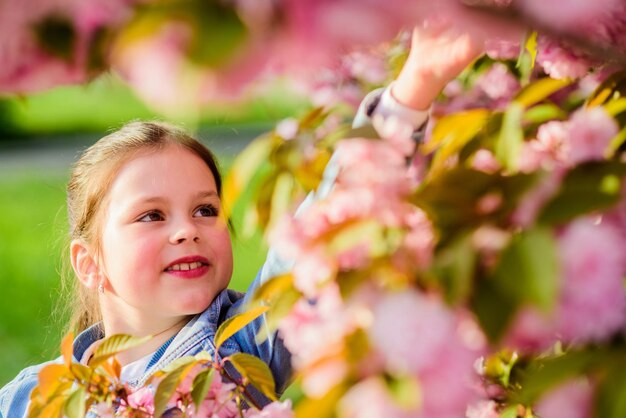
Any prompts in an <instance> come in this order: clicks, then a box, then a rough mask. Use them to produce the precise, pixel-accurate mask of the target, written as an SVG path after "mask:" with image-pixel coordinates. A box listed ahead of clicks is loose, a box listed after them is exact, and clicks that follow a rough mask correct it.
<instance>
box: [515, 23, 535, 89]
mask: <svg viewBox="0 0 626 418" xmlns="http://www.w3.org/2000/svg"><path fill="white" fill-rule="evenodd" d="M522 43H523V44H524V48H523V49H522V50H521V51H520V54H519V56H518V57H517V63H516V65H515V67H516V68H518V69H519V71H520V74H521V82H522V84H523V85H525V84H528V80H530V76H531V74H532V72H533V68H534V67H535V59H536V57H537V32H535V31H533V32H530V33H527V34H526V35H525V36H524V40H523V42H522Z"/></svg>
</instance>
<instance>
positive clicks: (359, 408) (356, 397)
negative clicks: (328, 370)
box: [339, 377, 435, 418]
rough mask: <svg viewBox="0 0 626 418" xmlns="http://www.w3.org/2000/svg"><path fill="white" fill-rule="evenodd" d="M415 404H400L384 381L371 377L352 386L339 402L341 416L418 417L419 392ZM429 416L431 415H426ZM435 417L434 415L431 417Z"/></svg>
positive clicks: (419, 414)
mask: <svg viewBox="0 0 626 418" xmlns="http://www.w3.org/2000/svg"><path fill="white" fill-rule="evenodd" d="M413 398H414V399H415V405H413V406H401V405H398V403H397V401H396V400H394V399H393V396H392V394H391V393H390V390H389V388H388V387H387V386H386V384H385V382H384V381H383V380H382V379H381V378H378V377H371V378H369V379H366V380H364V381H361V382H359V383H357V384H356V385H354V386H352V387H351V388H350V390H349V391H348V392H347V393H346V394H345V395H344V397H343V398H342V399H341V401H340V403H339V416H340V417H341V418H382V417H385V418H420V417H422V414H421V413H420V393H415V394H414V396H413ZM428 418H431V417H428ZM432 418H435V417H432Z"/></svg>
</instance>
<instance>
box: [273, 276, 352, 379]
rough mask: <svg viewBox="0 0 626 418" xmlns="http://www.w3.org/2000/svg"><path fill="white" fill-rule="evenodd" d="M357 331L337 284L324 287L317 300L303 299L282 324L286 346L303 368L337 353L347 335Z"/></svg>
mask: <svg viewBox="0 0 626 418" xmlns="http://www.w3.org/2000/svg"><path fill="white" fill-rule="evenodd" d="M354 328H355V323H354V320H353V319H352V318H351V317H350V315H349V314H348V312H347V311H346V309H345V306H344V303H343V301H342V300H341V296H340V295H339V290H338V288H337V286H336V285H328V286H326V287H324V288H323V289H322V290H321V291H320V292H319V296H318V297H317V299H316V300H315V301H309V300H307V299H304V298H303V299H300V300H299V301H298V302H296V304H295V306H294V307H293V309H292V310H291V312H290V313H289V315H287V317H285V318H284V319H283V320H282V321H281V324H280V334H281V336H282V337H283V339H284V342H285V346H286V347H287V348H288V349H289V351H290V352H291V353H292V355H293V364H294V366H295V367H296V368H302V367H305V366H307V365H309V364H312V363H313V362H315V361H316V360H318V359H320V358H323V357H325V356H329V355H331V354H337V353H339V351H340V350H341V348H342V347H343V339H344V337H345V335H347V334H348V333H350V332H351V331H353V330H354Z"/></svg>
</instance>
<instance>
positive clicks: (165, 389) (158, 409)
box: [154, 363, 195, 418]
mask: <svg viewBox="0 0 626 418" xmlns="http://www.w3.org/2000/svg"><path fill="white" fill-rule="evenodd" d="M194 367H195V363H188V364H184V365H182V366H180V367H179V368H177V369H175V370H173V371H171V372H170V373H168V374H167V375H166V376H165V377H164V378H163V380H161V382H160V383H159V386H157V389H156V393H155V394H154V416H155V418H159V417H160V416H161V415H163V413H164V412H165V410H166V408H167V403H168V402H169V400H170V398H171V397H172V395H173V394H174V392H175V391H176V388H177V387H178V385H180V382H182V380H183V379H184V378H185V377H186V376H187V374H188V373H189V372H190V371H191V370H192V369H193V368H194Z"/></svg>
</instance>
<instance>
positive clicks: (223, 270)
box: [0, 27, 479, 418]
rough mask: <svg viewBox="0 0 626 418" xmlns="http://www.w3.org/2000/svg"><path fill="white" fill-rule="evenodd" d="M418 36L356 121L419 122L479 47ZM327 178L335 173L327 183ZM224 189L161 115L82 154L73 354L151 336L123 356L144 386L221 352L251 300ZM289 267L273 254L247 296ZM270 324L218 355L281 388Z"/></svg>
mask: <svg viewBox="0 0 626 418" xmlns="http://www.w3.org/2000/svg"><path fill="white" fill-rule="evenodd" d="M444 32H445V33H444ZM418 38H419V39H418ZM413 42H414V46H413V48H412V50H411V53H410V56H409V59H408V61H407V63H406V65H405V67H404V69H403V71H402V73H401V74H400V76H399V77H398V79H397V80H396V81H395V82H394V84H393V85H392V87H391V88H390V89H387V90H386V91H385V92H384V93H383V94H382V95H380V94H379V93H378V94H375V95H374V96H375V97H374V96H372V97H370V98H369V99H368V103H366V105H365V106H362V112H361V115H360V116H357V121H358V123H359V124H361V123H363V122H364V121H365V120H366V116H371V115H372V113H373V112H375V113H377V114H380V115H381V116H382V117H383V118H384V117H385V116H387V115H390V114H394V115H396V116H398V117H400V118H402V119H404V120H405V121H407V122H409V123H412V124H413V126H416V127H417V126H420V125H421V124H422V123H423V122H424V120H425V118H426V112H425V111H420V110H421V109H427V108H428V107H429V105H430V102H431V101H432V100H433V99H434V98H435V97H436V95H437V94H438V92H439V91H440V90H441V88H443V86H444V85H445V84H446V83H447V81H448V80H450V79H452V78H453V77H454V76H456V74H457V73H458V72H459V71H460V70H461V69H463V68H464V67H465V66H466V65H467V64H468V63H469V62H470V61H471V60H472V59H473V58H474V57H475V56H476V55H477V53H478V52H479V44H478V43H477V42H475V40H473V39H472V38H471V37H468V36H467V35H464V34H455V33H452V30H451V29H448V28H447V27H444V28H443V29H442V28H441V27H439V28H432V27H431V28H429V29H424V28H422V29H416V30H415V32H414V37H413ZM451 51H452V53H450V52H451ZM372 100H373V101H372ZM368 104H369V105H368ZM364 113H366V114H365V115H364ZM330 171H331V172H332V170H330ZM332 181H333V178H332V176H328V177H327V178H326V179H325V180H324V182H325V183H326V184H324V185H322V186H323V187H321V189H328V187H327V186H330V184H331V183H332ZM221 187H222V181H221V177H220V173H219V171H218V169H217V164H216V161H215V158H214V157H213V155H212V154H211V152H210V151H209V150H207V149H206V148H205V147H204V146H203V145H201V144H200V143H199V142H198V141H196V140H195V139H193V138H192V137H190V136H189V135H188V134H186V133H185V132H183V131H182V130H180V129H178V128H176V127H173V126H171V125H168V124H164V123H157V122H135V123H131V124H128V125H126V126H124V127H123V128H122V129H120V130H119V131H117V132H114V133H112V134H110V135H108V136H106V137H104V138H102V139H101V140H100V141H98V142H97V143H96V144H94V145H93V146H92V147H90V148H89V149H88V150H87V151H86V152H85V153H84V154H83V155H82V156H81V158H80V159H79V161H78V162H77V163H76V165H75V166H74V170H73V172H72V174H71V178H70V181H69V184H68V188H67V192H68V198H67V204H68V213H69V222H70V238H71V244H70V257H71V263H72V267H73V269H74V272H75V273H76V276H77V279H78V280H76V287H77V289H76V293H77V297H76V299H77V304H78V306H77V309H76V314H75V316H74V318H73V323H74V325H75V327H76V328H77V329H78V330H80V331H82V332H81V333H80V334H79V335H78V337H77V338H76V340H75V341H74V345H73V349H74V361H76V362H82V363H85V362H87V360H88V359H89V357H90V354H91V353H92V352H93V350H94V349H95V348H96V347H97V345H98V342H99V341H100V340H101V339H102V338H103V337H104V336H108V335H112V334H118V333H124V334H131V335H135V336H144V335H150V334H151V335H153V336H154V338H152V339H151V340H149V342H148V343H146V344H144V345H142V346H139V347H137V348H135V349H132V350H129V351H127V352H124V353H123V354H122V355H121V356H120V357H119V360H120V362H121V364H122V366H123V370H122V378H123V380H125V381H126V382H128V383H129V384H130V385H131V386H139V385H142V384H143V383H144V381H145V380H146V379H147V378H148V377H149V376H150V375H151V374H153V373H154V372H155V371H157V370H159V369H162V368H163V367H164V366H166V365H167V364H169V363H170V362H172V361H173V360H174V359H177V358H180V357H182V356H185V355H194V354H196V353H198V352H200V351H203V350H204V351H208V352H209V353H211V354H212V355H213V354H214V351H215V348H214V344H213V337H214V334H215V331H216V329H217V327H218V326H219V325H220V324H221V323H222V322H223V321H224V320H225V319H226V318H228V317H229V316H232V315H233V314H234V313H235V312H236V310H237V309H238V307H239V306H241V305H242V304H243V303H244V302H245V301H246V297H245V296H244V295H243V294H239V293H237V292H234V291H231V290H227V289H226V287H227V285H228V282H229V280H230V276H231V273H232V262H233V261H232V252H231V242H230V236H229V232H228V227H227V222H226V221H225V218H224V216H223V212H222V208H221V202H220V196H221V192H222V189H221ZM319 197H320V196H316V198H319ZM308 201H310V199H308ZM304 204H307V203H306V202H305V203H304ZM285 266H286V263H284V262H282V261H281V260H279V259H278V258H277V257H276V256H275V255H274V253H273V252H272V251H270V254H269V256H268V259H267V261H266V263H265V265H264V266H263V268H262V270H261V272H260V273H259V275H258V276H257V279H256V280H255V281H254V282H253V283H252V285H251V287H250V289H249V292H248V293H247V294H248V295H251V294H252V293H253V291H254V290H255V289H256V288H257V287H258V286H259V285H260V284H261V283H262V282H263V280H265V279H267V278H269V277H271V276H274V275H276V274H279V273H281V272H282V271H283V270H284V268H285ZM263 321H264V319H263V318H262V317H261V318H259V319H257V320H256V321H254V322H253V323H252V324H250V325H249V326H247V327H245V328H244V329H243V330H241V331H240V332H238V333H237V334H236V335H235V336H234V337H233V338H231V339H229V340H228V341H227V342H226V343H225V344H224V345H223V346H222V349H220V355H222V356H224V355H229V354H231V353H234V352H246V353H250V354H253V355H255V356H258V357H259V358H261V359H262V360H263V361H265V362H266V363H267V364H268V365H269V367H270V369H271V370H272V373H273V374H274V378H275V381H276V392H277V393H279V394H280V393H282V391H283V390H284V388H285V386H286V385H287V383H288V379H289V376H290V374H291V366H290V361H289V354H288V352H287V351H286V350H285V349H284V347H283V346H282V344H281V341H280V340H279V339H278V338H277V336H276V335H273V336H270V338H268V339H267V340H266V341H265V342H263V343H261V344H259V343H256V342H255V336H256V335H257V334H258V332H259V331H262V330H263V327H264V322H263ZM55 361H60V359H57V360H55ZM42 367H43V365H38V366H33V367H29V368H27V369H25V370H23V371H22V372H21V373H20V374H19V375H18V376H17V377H16V378H15V379H14V380H13V381H12V382H11V383H9V384H8V385H7V386H5V387H4V388H3V389H2V390H1V391H0V418H2V417H6V418H8V417H11V418H17V417H22V416H24V415H25V412H26V410H27V405H28V399H29V395H30V392H31V391H32V389H33V387H34V386H35V385H36V383H37V374H38V372H39V370H41V368H42ZM263 401H264V400H263V399H259V402H260V403H263Z"/></svg>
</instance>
